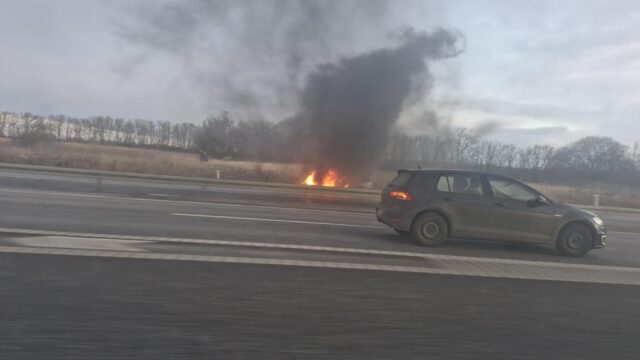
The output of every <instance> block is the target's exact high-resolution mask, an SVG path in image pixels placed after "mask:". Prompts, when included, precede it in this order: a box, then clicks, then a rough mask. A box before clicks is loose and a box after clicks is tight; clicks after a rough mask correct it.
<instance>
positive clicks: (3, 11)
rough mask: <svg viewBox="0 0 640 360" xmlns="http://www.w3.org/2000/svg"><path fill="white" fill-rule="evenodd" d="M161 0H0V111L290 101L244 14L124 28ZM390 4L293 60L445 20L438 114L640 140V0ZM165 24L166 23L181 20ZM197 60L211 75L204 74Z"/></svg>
mask: <svg viewBox="0 0 640 360" xmlns="http://www.w3.org/2000/svg"><path fill="white" fill-rule="evenodd" d="M238 1H241V0H238ZM164 2H166V1H162V2H152V1H150V0H149V1H141V2H140V3H139V4H136V3H135V2H134V1H120V2H118V1H100V0H75V1H71V0H56V1H45V0H42V1H34V0H0V51H1V54H0V110H8V111H18V112H27V111H29V112H33V113H38V114H43V115H45V114H50V113H54V114H67V115H71V116H92V115H112V116H120V117H127V118H133V117H139V118H146V119H151V120H170V121H192V122H200V121H201V120H202V119H204V117H205V116H206V115H207V114H215V113H218V112H219V111H221V110H229V111H231V113H232V115H233V114H237V116H239V117H266V118H268V119H269V120H272V121H277V120H279V119H281V118H284V117H286V116H287V115H290V114H292V113H294V112H295V102H296V99H293V98H292V97H294V96H293V95H292V93H291V92H290V89H289V90H287V89H283V88H281V87H278V86H275V85H274V86H269V84H278V82H277V81H269V80H268V78H269V77H279V76H281V75H280V74H279V73H278V72H277V69H276V68H277V66H276V67H275V68H274V69H273V70H272V69H270V68H269V66H264V64H265V62H264V61H265V60H264V59H262V60H254V59H248V58H253V56H252V54H251V52H252V51H255V49H257V47H256V44H251V46H249V45H247V43H246V42H238V39H239V38H241V37H239V36H234V34H237V33H239V31H241V30H239V29H242V28H244V27H247V26H251V24H244V23H242V20H238V21H239V23H238V24H235V25H234V24H233V23H230V22H223V23H218V25H219V24H223V25H224V26H218V27H217V28H215V31H211V32H207V33H202V32H200V33H199V34H198V37H203V36H209V37H212V38H215V42H211V41H210V40H211V39H207V40H206V42H201V43H198V44H196V45H194V46H196V47H197V51H196V50H189V51H188V52H187V54H186V55H185V51H184V49H182V48H176V47H175V46H174V47H168V46H165V47H162V46H164V44H165V43H162V44H160V45H158V44H155V45H157V46H155V47H153V46H151V47H149V46H140V43H139V42H137V40H136V38H135V37H132V36H131V32H130V31H137V30H140V29H141V27H139V26H138V25H137V22H138V21H141V22H145V21H147V22H148V21H149V17H147V15H146V10H145V9H150V13H151V14H153V9H154V7H155V6H156V5H158V4H162V3H164ZM179 3H182V2H179ZM393 3H394V5H393V6H389V7H388V8H384V11H385V14H383V16H380V17H375V18H371V22H370V23H369V24H368V25H363V26H360V25H359V24H367V22H366V20H367V18H368V17H370V16H372V15H371V14H370V13H368V12H365V13H364V14H365V15H362V16H363V17H364V18H363V19H364V21H362V22H359V21H353V23H349V24H346V25H345V24H342V25H341V26H343V27H337V29H338V30H335V29H334V30H333V31H328V32H327V36H326V37H329V38H330V40H331V38H336V41H335V44H336V45H335V46H327V47H316V48H315V49H314V53H313V54H314V56H313V57H311V58H308V59H305V61H304V62H303V63H302V66H301V70H300V71H301V72H303V73H304V72H305V71H308V70H309V69H311V68H312V67H313V66H314V65H316V64H317V63H318V62H325V61H331V60H335V59H337V58H338V57H339V56H349V55H354V54H356V53H358V52H361V51H366V50H371V49H375V48H378V47H384V46H389V45H390V43H391V41H392V40H390V36H389V34H390V33H393V31H397V30H398V29H401V28H402V27H406V26H412V27H414V28H416V29H418V30H429V29H432V28H434V27H436V26H445V27H447V28H455V29H458V30H459V31H460V32H462V33H463V34H464V35H465V37H466V50H465V51H464V53H462V54H461V55H460V56H459V57H457V58H454V59H448V60H445V61H443V62H440V63H437V64H434V65H433V67H432V70H433V72H434V77H435V85H434V89H433V92H432V95H431V97H430V100H428V102H429V103H430V104H431V106H432V107H433V108H434V109H435V110H436V111H437V112H438V113H439V114H440V116H441V118H442V119H443V121H446V122H447V123H449V124H451V125H453V126H466V127H481V128H482V129H485V130H487V132H488V133H487V134H488V135H487V136H489V137H492V138H494V139H497V140H501V141H504V142H510V143H515V144H517V145H529V144H533V143H544V144H550V145H554V146H558V145H563V144H566V143H568V142H570V141H572V140H575V139H577V138H579V137H582V136H586V135H606V136H612V137H614V138H616V139H618V140H620V141H622V142H625V143H631V142H633V141H636V140H640V2H638V1H636V0H629V1H624V0H609V1H586V0H585V1H569V0H563V1H557V0H556V1H512V0H509V1H506V0H505V1H480V0H469V1H448V0H442V1H409V0H407V1H404V2H403V1H399V2H396V1H394V2H393ZM397 4H400V5H397ZM230 19H232V20H233V19H236V18H235V17H233V16H232V17H231V18H230ZM363 19H361V20H363ZM200 21H202V19H200ZM212 21H213V20H212ZM336 24H341V23H338V22H337V23H336ZM166 25H167V26H166V28H165V29H164V30H165V31H166V34H165V36H171V34H174V33H177V32H179V31H181V30H184V29H175V30H174V29H172V28H171V26H172V25H171V24H170V23H168V24H166ZM347 25H348V27H347ZM343 28H344V30H341V29H343ZM132 29H133V30H132ZM313 31H315V32H317V31H321V30H318V29H313ZM341 31H344V36H342V34H341ZM262 32H265V31H264V30H262ZM265 36H269V34H268V31H266V34H265ZM326 37H325V38H326ZM338 38H339V39H338ZM132 39H133V40H132ZM174 40H176V41H182V40H183V39H182V38H177V39H174ZM245 40H246V39H245ZM325 40H326V39H325ZM201 44H206V45H207V46H206V50H203V49H202V48H203V46H202V45H201ZM212 44H215V46H212ZM161 45H162V46H161ZM185 46H186V45H185ZM175 52H179V53H180V54H179V55H178V54H176V53H175ZM307 54H308V52H307ZM196 55H197V56H196ZM209 55H210V56H209ZM256 57H257V56H256ZM185 58H188V59H189V65H188V66H187V65H185ZM241 58H242V59H241ZM194 59H195V60H194ZM247 59H248V60H247ZM269 61H271V60H269ZM194 64H195V65H194ZM239 64H241V65H239ZM245 64H258V65H259V66H258V65H256V66H254V67H253V68H252V69H245V68H246V65H245ZM194 69H195V71H194ZM194 72H195V73H197V74H200V73H205V74H209V75H210V74H215V76H209V77H207V79H209V80H208V81H207V82H206V83H205V82H203V81H201V80H202V79H201V78H200V77H198V76H194ZM303 75H304V74H302V75H300V76H299V77H298V79H303V78H304V77H303ZM207 76H208V75H207ZM229 79H233V80H232V81H234V85H233V86H234V89H236V88H238V87H239V86H246V87H247V88H251V89H252V91H254V93H258V92H259V94H262V96H263V97H264V98H265V99H267V100H265V101H264V102H263V103H262V102H261V103H260V104H259V106H253V107H252V109H253V110H254V111H253V112H247V111H243V110H242V109H240V107H241V106H240V105H241V103H239V102H237V101H231V100H229V98H227V97H225V96H222V95H221V94H228V93H229V90H228V89H229V84H228V82H229V81H230V80H229ZM235 79H240V80H241V81H236V80H235ZM256 79H259V81H258V80H256ZM265 79H267V80H265ZM258 87H259V89H258ZM223 88H224V89H225V90H224V92H222V91H221V89H223ZM240 90H242V89H240ZM239 104H240V105H239ZM245 110H246V109H245ZM407 124H408V125H405V126H404V127H403V128H404V129H408V130H409V131H411V126H412V125H411V122H410V121H409V122H408V123H407Z"/></svg>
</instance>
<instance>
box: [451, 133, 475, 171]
mask: <svg viewBox="0 0 640 360" xmlns="http://www.w3.org/2000/svg"><path fill="white" fill-rule="evenodd" d="M478 139H479V136H478V135H477V134H475V133H473V132H472V131H471V130H469V129H464V128H460V129H456V130H455V131H454V134H453V144H454V154H455V162H456V164H458V165H461V164H462V163H464V162H465V160H466V156H467V154H468V152H469V150H471V149H472V148H473V146H475V145H477V143H478ZM476 160H477V157H476Z"/></svg>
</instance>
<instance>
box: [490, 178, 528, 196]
mask: <svg viewBox="0 0 640 360" xmlns="http://www.w3.org/2000/svg"><path fill="white" fill-rule="evenodd" d="M489 185H490V186H491V191H493V196H494V197H497V198H503V199H510V200H519V201H530V200H533V199H537V198H538V194H537V193H535V192H533V191H532V190H530V189H528V188H527V187H525V186H523V185H522V184H519V183H517V182H515V181H513V180H509V179H503V178H498V177H492V176H489Z"/></svg>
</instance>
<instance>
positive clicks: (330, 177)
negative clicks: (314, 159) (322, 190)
mask: <svg viewBox="0 0 640 360" xmlns="http://www.w3.org/2000/svg"><path fill="white" fill-rule="evenodd" d="M317 177H318V171H317V170H313V171H311V173H309V175H307V177H306V178H305V179H304V181H303V182H302V183H303V184H305V185H310V186H311V185H322V186H329V187H336V186H342V187H345V188H348V187H349V184H347V183H345V182H344V177H342V178H341V177H340V176H339V175H338V173H337V172H336V171H335V170H334V169H329V170H327V172H326V173H325V174H324V176H323V177H322V179H317Z"/></svg>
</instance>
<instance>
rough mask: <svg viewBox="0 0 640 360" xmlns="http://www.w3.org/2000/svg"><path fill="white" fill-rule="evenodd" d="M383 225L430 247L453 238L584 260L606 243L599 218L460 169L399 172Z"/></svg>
mask: <svg viewBox="0 0 640 360" xmlns="http://www.w3.org/2000/svg"><path fill="white" fill-rule="evenodd" d="M376 216H377V218H378V221H380V222H382V223H384V224H387V225H389V226H391V227H392V228H393V229H394V230H396V231H397V232H398V233H400V234H407V235H408V234H410V235H411V236H412V237H413V238H414V239H415V240H416V241H418V242H419V243H421V244H423V245H427V246H436V245H440V244H442V243H443V242H444V241H445V240H447V239H448V238H450V237H452V238H464V239H487V240H499V241H513V242H528V243H536V244H543V245H552V246H555V248H556V249H557V250H558V252H559V253H561V254H563V255H566V256H574V257H578V256H584V255H585V254H586V253H587V252H589V250H591V249H597V248H602V247H604V246H605V242H606V239H607V235H606V230H605V228H604V223H603V222H602V220H601V219H600V218H599V217H598V216H597V215H596V214H594V213H592V212H589V211H586V210H582V209H579V208H576V207H574V206H570V205H566V204H560V203H555V202H553V201H551V200H550V199H549V198H548V197H546V196H544V195H543V194H541V193H539V192H538V191H536V190H534V189H532V188H531V187H529V186H527V185H526V184H523V183H522V182H520V181H518V180H515V179H512V178H509V177H505V176H500V175H494V174H487V173H480V172H472V171H461V170H399V171H398V175H397V176H396V177H395V179H393V181H391V183H390V184H389V185H388V186H387V187H386V188H385V189H384V190H383V192H382V199H381V202H380V205H379V206H378V208H377V210H376Z"/></svg>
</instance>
